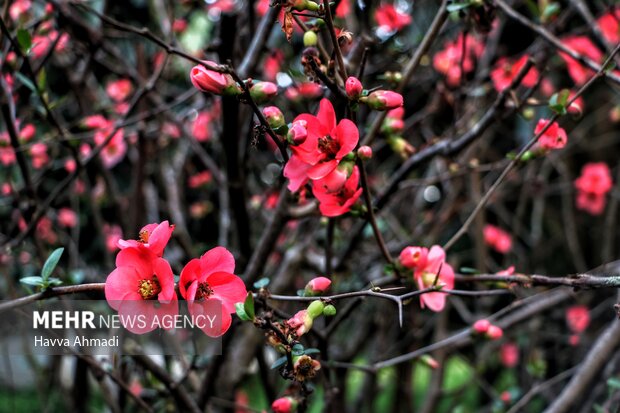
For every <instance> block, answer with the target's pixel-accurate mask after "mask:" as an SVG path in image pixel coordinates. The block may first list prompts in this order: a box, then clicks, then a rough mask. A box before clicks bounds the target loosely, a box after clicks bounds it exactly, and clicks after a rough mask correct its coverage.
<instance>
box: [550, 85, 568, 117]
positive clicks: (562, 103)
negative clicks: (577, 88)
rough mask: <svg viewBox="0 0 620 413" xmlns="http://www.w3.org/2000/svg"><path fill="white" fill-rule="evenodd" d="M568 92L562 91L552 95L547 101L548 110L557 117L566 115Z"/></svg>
mask: <svg viewBox="0 0 620 413" xmlns="http://www.w3.org/2000/svg"><path fill="white" fill-rule="evenodd" d="M569 96H570V91H569V90H568V89H562V90H561V91H560V92H559V93H554V94H553V96H551V99H549V108H550V109H551V110H552V111H554V112H555V113H557V114H559V115H566V105H567V104H568V97H569Z"/></svg>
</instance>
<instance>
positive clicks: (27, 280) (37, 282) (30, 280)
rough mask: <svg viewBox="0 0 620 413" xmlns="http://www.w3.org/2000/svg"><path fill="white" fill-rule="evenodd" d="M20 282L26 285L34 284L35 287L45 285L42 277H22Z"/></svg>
mask: <svg viewBox="0 0 620 413" xmlns="http://www.w3.org/2000/svg"><path fill="white" fill-rule="evenodd" d="M19 282H20V283H22V284H26V285H32V286H34V287H42V286H43V285H45V280H43V278H41V277H24V278H20V279H19Z"/></svg>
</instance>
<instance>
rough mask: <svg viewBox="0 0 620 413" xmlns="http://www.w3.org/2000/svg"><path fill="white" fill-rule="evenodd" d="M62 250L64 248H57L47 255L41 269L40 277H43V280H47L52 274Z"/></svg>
mask: <svg viewBox="0 0 620 413" xmlns="http://www.w3.org/2000/svg"><path fill="white" fill-rule="evenodd" d="M64 250H65V249H64V248H57V249H55V250H54V251H53V252H52V253H51V254H50V256H49V257H47V260H46V261H45V264H43V269H42V270H41V277H43V279H44V280H47V279H48V278H49V277H50V275H52V272H54V268H56V265H58V261H59V260H60V257H61V256H62V253H63V252H64Z"/></svg>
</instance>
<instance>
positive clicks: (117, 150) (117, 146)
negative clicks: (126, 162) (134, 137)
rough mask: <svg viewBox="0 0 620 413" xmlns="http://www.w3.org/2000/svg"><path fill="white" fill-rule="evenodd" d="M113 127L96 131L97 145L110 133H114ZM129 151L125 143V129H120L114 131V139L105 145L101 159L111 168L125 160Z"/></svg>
mask: <svg viewBox="0 0 620 413" xmlns="http://www.w3.org/2000/svg"><path fill="white" fill-rule="evenodd" d="M112 131H113V129H109V128H107V129H100V130H98V131H97V132H95V143H96V144H97V145H102V144H103V143H104V142H105V141H106V139H107V138H108V136H109V135H110V133H112ZM126 153H127V144H126V143H125V137H124V133H123V129H119V130H117V131H116V132H115V133H114V136H112V139H110V140H109V141H108V143H106V145H105V146H104V147H103V150H102V151H101V152H100V153H99V155H100V156H101V161H102V162H103V165H104V166H105V167H106V168H108V169H110V168H113V167H115V166H116V165H118V163H119V162H120V161H122V160H123V158H124V157H125V154H126Z"/></svg>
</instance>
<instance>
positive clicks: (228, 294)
mask: <svg viewBox="0 0 620 413" xmlns="http://www.w3.org/2000/svg"><path fill="white" fill-rule="evenodd" d="M234 270H235V258H234V257H233V255H232V254H231V253H230V252H229V251H228V250H227V249H226V248H223V247H216V248H213V249H211V250H209V251H207V252H206V253H204V254H203V255H202V256H201V257H200V258H199V259H198V258H195V259H193V260H191V261H190V262H189V263H187V265H186V266H185V267H184V268H183V270H182V271H181V278H180V280H179V291H180V293H181V295H182V296H183V298H185V299H186V300H187V301H188V303H189V310H190V312H191V313H192V314H194V313H196V312H200V311H201V309H202V306H203V305H204V304H206V303H208V302H209V301H213V302H218V303H219V304H220V305H221V312H222V318H221V327H220V331H205V330H204V329H203V331H205V333H206V334H207V335H210V336H220V335H222V334H224V333H225V332H226V331H227V330H228V329H229V328H230V324H231V323H232V317H231V314H233V313H234V312H235V304H236V303H239V302H243V301H244V300H245V297H246V295H247V291H246V288H245V284H244V283H243V281H242V280H241V278H239V277H238V276H236V275H235V274H234Z"/></svg>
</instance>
